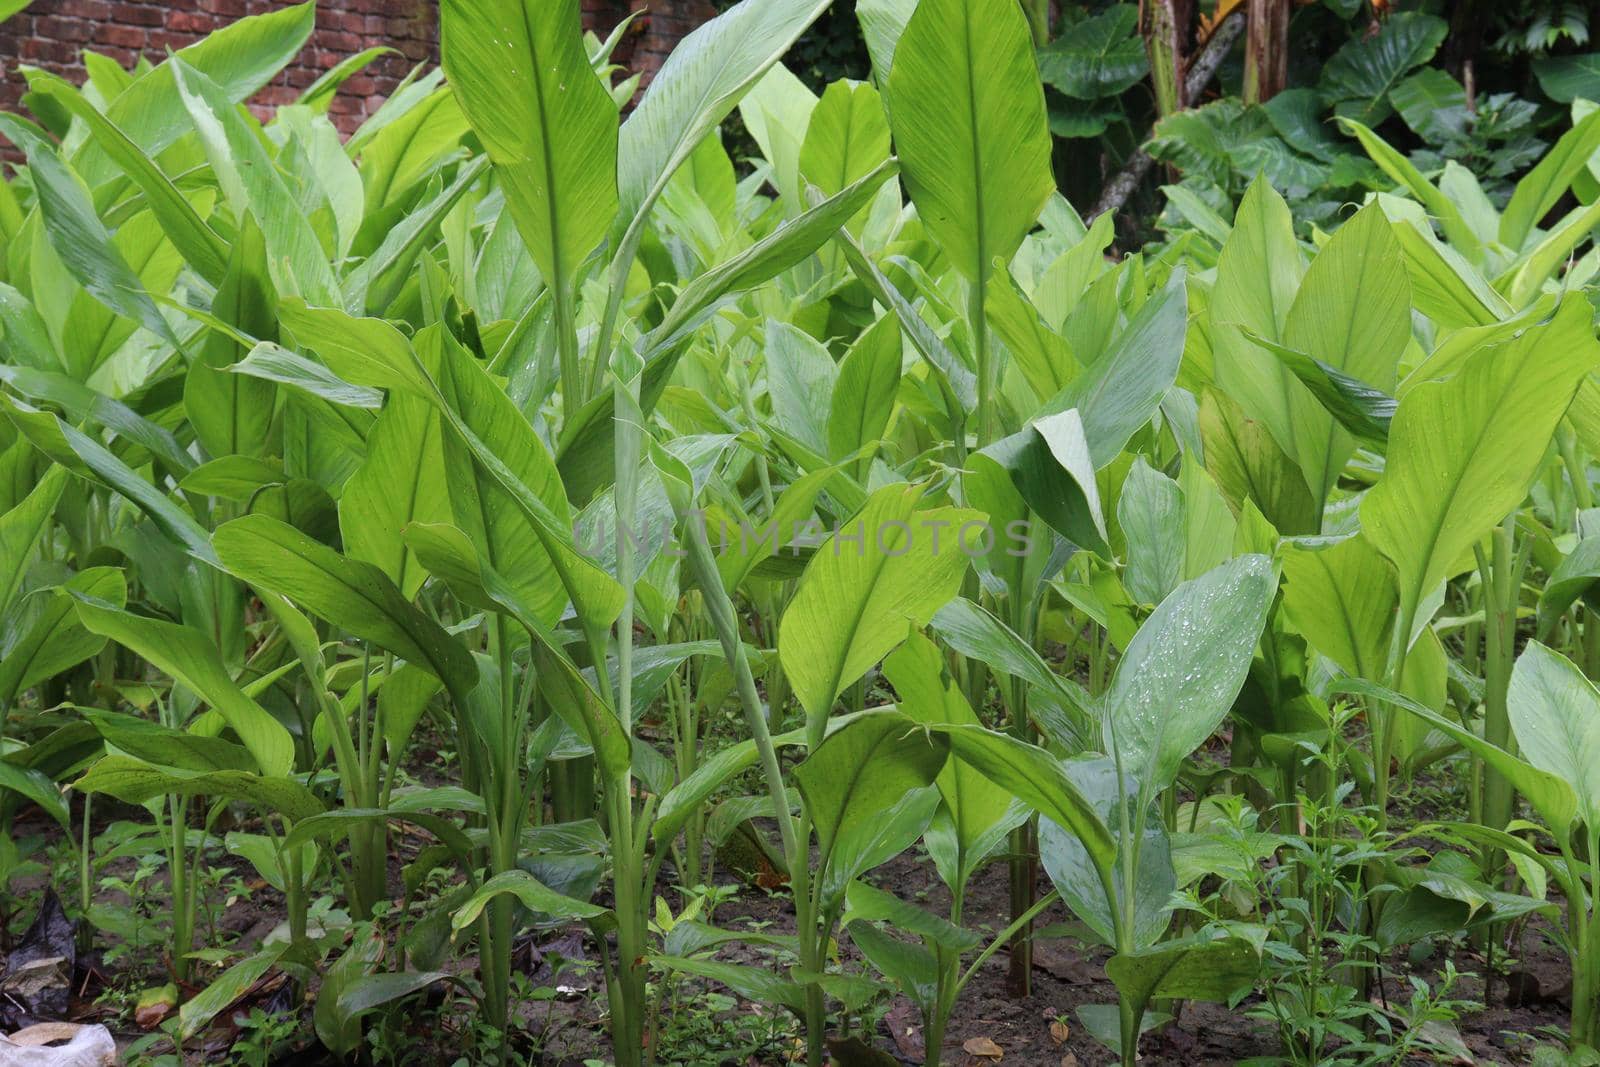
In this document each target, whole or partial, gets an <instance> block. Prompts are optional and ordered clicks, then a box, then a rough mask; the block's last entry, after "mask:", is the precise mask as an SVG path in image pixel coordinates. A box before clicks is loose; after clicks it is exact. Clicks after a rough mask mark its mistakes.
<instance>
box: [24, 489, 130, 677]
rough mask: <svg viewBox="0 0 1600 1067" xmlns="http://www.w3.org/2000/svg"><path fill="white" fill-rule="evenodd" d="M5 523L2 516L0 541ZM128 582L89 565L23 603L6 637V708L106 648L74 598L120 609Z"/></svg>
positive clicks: (108, 570)
mask: <svg viewBox="0 0 1600 1067" xmlns="http://www.w3.org/2000/svg"><path fill="white" fill-rule="evenodd" d="M4 530H5V519H4V518H0V542H3V541H4V537H5V534H4ZM127 592H128V590H127V581H126V580H125V579H124V577H123V574H122V571H120V570H118V569H117V568H115V567H89V568H86V569H84V570H82V571H79V572H78V573H77V574H74V575H73V576H72V577H71V578H68V579H67V580H66V581H65V582H63V583H61V585H60V586H59V587H58V588H54V589H39V590H36V591H34V592H33V594H32V595H30V596H29V597H27V598H25V599H24V600H23V601H22V602H21V608H20V610H19V612H18V613H17V614H15V615H13V616H12V618H11V620H10V622H9V624H8V625H7V626H6V627H5V628H4V632H3V634H0V706H4V707H9V706H11V705H12V704H13V703H14V702H15V700H16V698H17V694H18V693H22V692H24V691H26V690H27V689H29V688H31V687H33V686H35V685H38V684H39V683H40V682H42V681H44V680H45V679H47V678H50V677H51V676H53V675H56V674H60V673H61V672H62V671H65V670H67V669H68V668H69V667H72V666H75V665H76V664H79V663H82V662H83V661H84V660H86V659H88V658H89V657H91V656H93V655H95V654H96V653H98V652H99V651H100V649H102V648H103V647H105V643H106V640H105V638H103V637H100V636H99V635H96V634H92V633H90V632H89V631H87V630H85V629H84V627H83V626H82V625H80V624H79V622H78V613H77V612H76V611H75V610H74V606H73V594H74V593H81V594H83V595H84V596H87V597H93V598H94V599H96V600H103V601H105V602H106V603H109V604H114V605H115V606H117V607H119V608H120V607H122V605H123V604H124V603H125V602H126V600H127Z"/></svg>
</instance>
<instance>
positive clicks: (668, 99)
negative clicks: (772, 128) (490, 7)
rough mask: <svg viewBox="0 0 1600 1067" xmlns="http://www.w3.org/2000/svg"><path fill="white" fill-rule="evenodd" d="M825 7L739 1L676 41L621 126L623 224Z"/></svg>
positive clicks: (803, 0) (811, 0) (813, 1)
mask: <svg viewBox="0 0 1600 1067" xmlns="http://www.w3.org/2000/svg"><path fill="white" fill-rule="evenodd" d="M828 3H829V0H742V2H741V3H738V4H735V5H734V6H732V7H730V8H728V9H727V10H726V11H723V12H722V13H721V14H720V15H718V16H717V17H716V18H714V19H712V20H711V21H710V22H707V23H704V24H703V25H701V26H700V27H699V28H698V29H696V30H695V31H694V32H693V33H690V34H689V35H688V36H687V37H685V38H683V40H681V41H679V42H678V43H677V45H676V47H674V48H673V49H672V52H671V54H669V55H668V56H667V61H666V62H665V63H663V64H662V65H661V69H660V70H658V71H657V72H656V74H655V77H653V78H652V79H651V80H650V87H649V88H648V89H647V90H645V94H644V98H643V99H642V100H640V101H639V106H638V107H636V108H634V109H633V113H632V114H631V115H629V116H628V121H627V122H625V123H623V124H622V133H621V141H620V146H619V149H618V152H617V186H618V193H619V197H620V207H621V213H620V215H619V218H618V221H619V223H620V224H621V225H627V224H628V223H629V222H631V221H632V220H633V219H634V218H635V216H637V215H639V214H640V213H641V212H647V211H649V210H650V206H651V205H652V204H654V203H655V200H656V198H657V197H658V196H660V195H661V191H662V189H664V188H666V184H667V181H668V179H669V178H671V177H672V173H673V172H674V171H675V170H677V169H678V165H679V164H680V163H682V162H683V161H684V160H685V159H687V158H688V157H689V153H691V152H692V151H694V148H695V146H696V145H698V144H699V143H700V140H701V138H703V137H705V136H706V134H708V133H710V132H711V130H712V129H713V128H715V126H716V125H717V123H719V122H721V121H722V120H723V118H724V117H725V116H726V115H727V114H728V112H730V111H732V110H733V108H734V106H735V105H736V104H738V102H739V99H740V98H741V97H742V96H744V94H745V93H746V92H747V91H748V90H749V89H750V87H751V86H752V85H754V84H755V83H756V82H757V81H758V80H759V79H760V78H761V76H762V75H763V74H765V73H766V72H767V69H768V68H770V67H771V66H772V65H773V64H774V63H776V62H777V61H778V58H779V57H780V56H782V55H783V53H784V52H786V51H788V49H789V46H790V45H791V44H793V43H794V42H795V40H796V38H798V37H799V36H800V35H801V34H802V33H804V32H805V30H806V27H807V26H809V25H811V23H812V22H813V21H814V20H815V19H816V17H817V16H818V15H820V14H822V12H823V11H825V10H826V9H827V7H828ZM541 17H543V16H542V15H541ZM852 214H854V212H852Z"/></svg>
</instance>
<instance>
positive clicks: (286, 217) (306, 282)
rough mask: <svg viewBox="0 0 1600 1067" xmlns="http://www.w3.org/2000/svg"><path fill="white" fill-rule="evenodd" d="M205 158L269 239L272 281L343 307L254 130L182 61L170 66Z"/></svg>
mask: <svg viewBox="0 0 1600 1067" xmlns="http://www.w3.org/2000/svg"><path fill="white" fill-rule="evenodd" d="M167 65H168V66H171V67H172V71H173V78H174V79H175V81H176V83H177V86H178V93H179V95H180V97H181V98H182V100H183V103H184V106H185V107H186V108H188V110H189V118H190V119H191V120H192V121H193V122H194V128H195V131H196V132H197V133H198V134H199V136H200V144H201V146H202V147H203V148H204V149H205V153H206V158H207V159H208V160H210V162H211V169H212V171H213V173H214V174H215V175H216V178H217V182H218V184H219V185H221V187H222V192H223V195H224V196H225V197H226V198H227V200H228V203H229V204H230V205H231V206H232V208H233V211H234V214H235V215H236V216H237V217H239V218H243V217H244V216H245V215H246V214H247V213H248V214H251V215H254V216H255V219H256V221H257V223H259V224H260V226H261V233H262V236H263V237H265V239H266V244H267V252H268V253H269V259H268V263H269V265H270V267H271V269H272V281H273V283H274V284H275V285H276V286H277V288H278V291H279V292H280V293H294V294H298V295H300V296H304V297H305V298H306V299H307V300H310V301H312V302H314V303H317V304H324V305H337V304H339V303H341V302H342V301H341V300H340V293H339V284H338V282H337V281H336V280H335V279H334V276H333V268H332V267H331V266H330V265H329V262H328V255H327V253H326V252H325V251H324V250H323V248H322V243H321V241H320V240H319V239H318V238H317V234H316V231H315V230H314V229H312V227H311V222H310V220H309V219H308V218H307V217H306V215H305V212H304V211H302V210H301V208H300V204H299V201H298V200H297V198H296V197H295V195H294V194H293V193H292V192H291V191H290V190H289V187H288V185H287V184H286V183H285V182H284V179H283V175H282V173H281V172H280V171H279V170H278V168H277V167H276V166H275V165H274V163H273V160H272V158H271V157H270V156H269V155H267V151H266V149H265V148H264V147H263V146H262V142H261V138H260V137H259V136H257V134H256V132H255V130H253V129H252V128H251V127H252V124H253V120H250V119H247V118H246V117H245V116H244V115H243V114H241V113H240V111H239V109H238V108H237V107H236V106H235V105H234V103H233V101H231V100H230V99H229V98H228V94H227V91H226V90H225V89H224V88H223V87H222V86H220V85H218V84H217V83H216V82H214V81H212V80H211V79H210V78H208V77H206V76H205V75H204V74H203V73H201V72H200V71H197V70H195V69H193V68H192V67H189V66H187V65H186V64H185V63H184V62H183V60H182V58H181V57H178V56H174V57H173V58H172V59H171V60H169V61H168V63H167Z"/></svg>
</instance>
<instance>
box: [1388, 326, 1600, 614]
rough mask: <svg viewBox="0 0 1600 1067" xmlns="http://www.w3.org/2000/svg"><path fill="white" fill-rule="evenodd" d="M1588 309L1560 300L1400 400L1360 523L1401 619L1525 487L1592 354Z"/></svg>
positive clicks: (1598, 353) (1596, 348)
mask: <svg viewBox="0 0 1600 1067" xmlns="http://www.w3.org/2000/svg"><path fill="white" fill-rule="evenodd" d="M1589 318H1590V314H1589V310H1588V306H1587V304H1586V302H1583V301H1578V300H1573V299H1568V300H1565V301H1563V302H1562V304H1561V305H1560V307H1558V308H1557V310H1556V313H1555V315H1554V316H1553V317H1552V318H1551V319H1550V320H1549V321H1548V322H1547V323H1544V324H1541V325H1538V326H1534V327H1531V328H1529V329H1527V330H1525V331H1524V332H1523V333H1522V334H1520V335H1519V336H1517V337H1515V338H1514V339H1512V340H1508V341H1504V342H1502V343H1500V344H1494V345H1490V346H1487V347H1485V348H1483V349H1482V350H1480V351H1479V352H1477V353H1476V354H1474V355H1472V356H1471V357H1469V358H1468V359H1467V360H1466V362H1465V363H1464V364H1462V366H1461V369H1460V370H1459V371H1457V372H1456V374H1455V375H1454V376H1453V377H1451V378H1447V379H1445V380H1444V381H1425V382H1422V383H1420V384H1418V385H1416V386H1415V387H1413V388H1412V389H1410V390H1409V391H1408V392H1407V393H1406V394H1405V396H1404V398H1403V399H1402V400H1401V401H1400V407H1399V409H1398V410H1397V411H1396V412H1395V417H1394V422H1393V424H1392V426H1391V429H1390V434H1389V454H1388V463H1387V466H1386V468H1385V470H1384V475H1383V477H1382V478H1381V479H1380V480H1379V481H1378V484H1377V485H1376V486H1374V487H1373V488H1372V489H1371V490H1369V491H1368V492H1367V494H1366V496H1365V497H1364V498H1363V499H1362V502H1361V524H1362V527H1363V529H1364V531H1365V536H1366V537H1367V538H1368V539H1369V540H1370V541H1371V542H1372V544H1373V545H1374V546H1375V547H1376V548H1377V549H1378V550H1379V551H1380V552H1382V553H1383V554H1384V555H1385V556H1387V557H1389V560H1390V561H1391V562H1392V563H1394V565H1395V569H1396V571H1398V574H1399V586H1400V615H1401V617H1402V618H1407V619H1409V618H1411V617H1412V616H1413V615H1414V613H1415V612H1416V611H1417V609H1418V606H1419V605H1420V604H1421V602H1422V598H1423V596H1424V595H1425V594H1426V593H1427V592H1428V591H1429V590H1431V589H1433V588H1434V587H1435V586H1437V585H1438V584H1439V583H1440V582H1442V581H1444V579H1445V578H1447V577H1449V576H1450V575H1451V574H1452V573H1454V571H1455V568H1456V567H1457V565H1458V562H1459V561H1460V560H1461V559H1462V558H1463V556H1465V555H1466V554H1467V553H1469V552H1470V551H1471V549H1472V546H1473V545H1474V544H1476V543H1477V542H1478V540H1479V539H1480V538H1481V537H1483V536H1484V535H1485V534H1487V533H1488V532H1489V530H1490V529H1491V528H1493V526H1494V525H1495V524H1496V523H1498V522H1499V521H1500V520H1501V519H1503V518H1504V517H1505V516H1506V515H1507V514H1508V513H1509V512H1511V511H1512V509H1514V508H1516V507H1517V505H1519V504H1520V503H1521V502H1522V500H1523V497H1525V496H1526V495H1527V492H1528V487H1529V485H1530V484H1531V483H1532V481H1533V479H1534V477H1535V475H1536V473H1537V471H1538V469H1539V466H1540V464H1541V462H1542V461H1543V459H1544V454H1545V449H1546V447H1547V446H1548V444H1549V441H1550V437H1551V435H1552V434H1553V433H1554V431H1555V428H1556V423H1557V422H1558V421H1559V420H1560V418H1561V415H1562V413H1563V412H1565V411H1566V409H1567V405H1568V404H1569V403H1571V401H1572V397H1573V395H1574V394H1575V393H1576V392H1577V389H1578V384H1579V383H1580V382H1581V381H1582V380H1583V379H1584V377H1585V376H1586V375H1587V374H1588V373H1589V372H1590V371H1592V370H1593V369H1594V368H1595V365H1596V362H1597V361H1600V345H1596V344H1595V340H1594V335H1593V331H1592V330H1591V329H1590V326H1589ZM1405 636H1406V637H1407V638H1409V635H1405Z"/></svg>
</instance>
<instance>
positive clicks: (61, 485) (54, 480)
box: [0, 466, 67, 616]
mask: <svg viewBox="0 0 1600 1067" xmlns="http://www.w3.org/2000/svg"><path fill="white" fill-rule="evenodd" d="M66 486H67V472H66V470H65V469H64V468H62V467H57V466H52V467H51V468H50V469H49V470H47V471H46V472H45V474H44V477H42V478H40V479H39V483H38V484H37V485H35V486H34V487H33V489H32V490H30V491H29V493H28V495H27V496H26V497H24V498H23V499H22V501H21V502H20V503H18V504H17V506H16V507H14V508H12V509H11V510H10V511H8V512H6V513H5V514H4V515H0V616H4V615H5V614H6V613H7V612H9V611H10V610H11V605H12V604H14V603H15V602H16V600H17V596H18V594H19V593H20V592H21V590H22V580H23V578H24V577H26V575H27V573H28V567H29V565H30V564H32V563H33V560H34V555H35V550H36V549H38V547H39V546H40V545H41V544H43V543H44V539H45V538H46V537H47V536H48V533H49V529H50V520H51V519H52V518H53V517H54V515H55V510H56V503H57V502H58V501H60V499H61V492H62V490H63V489H65V488H66Z"/></svg>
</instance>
